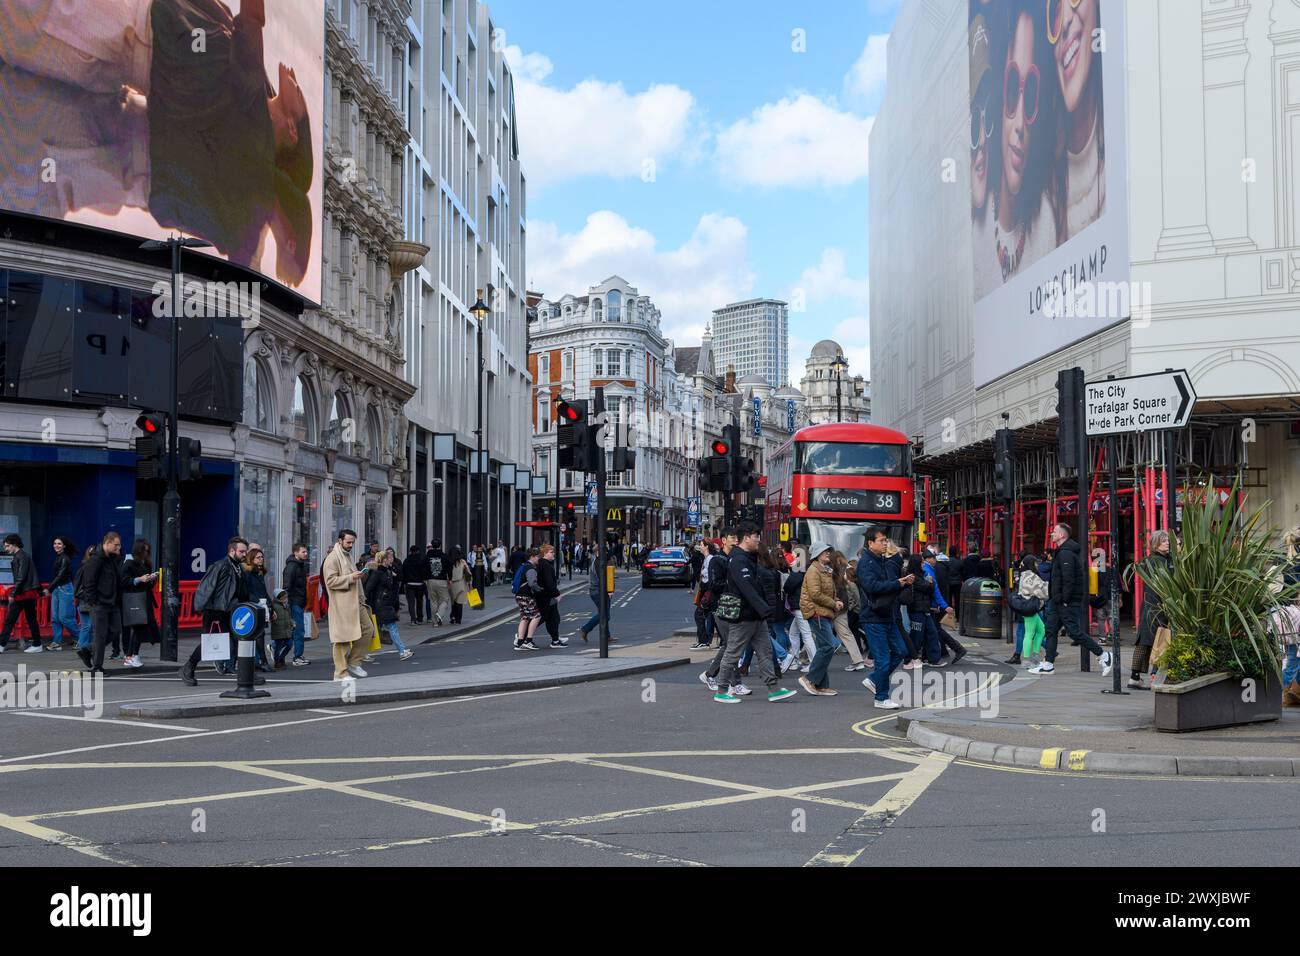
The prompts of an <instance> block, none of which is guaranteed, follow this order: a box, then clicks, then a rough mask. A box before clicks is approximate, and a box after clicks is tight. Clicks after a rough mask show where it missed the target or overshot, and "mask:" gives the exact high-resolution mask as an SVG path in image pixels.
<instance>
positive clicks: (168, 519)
mask: <svg viewBox="0 0 1300 956" xmlns="http://www.w3.org/2000/svg"><path fill="white" fill-rule="evenodd" d="M167 244H168V245H169V246H171V254H172V301H171V372H170V375H169V376H168V412H167V492H166V494H164V495H163V502H162V542H161V544H162V548H161V551H162V554H161V555H160V557H161V559H162V561H161V563H162V569H163V593H162V646H161V647H160V648H159V651H158V657H159V660H164V661H175V660H178V659H179V653H178V647H179V641H180V619H181V589H180V552H181V493H180V488H179V487H178V480H179V477H180V476H179V472H180V463H179V462H178V460H177V451H176V450H177V445H178V444H179V442H178V436H179V433H180V407H179V406H180V396H179V393H178V386H177V375H178V371H177V369H178V367H179V366H180V353H181V348H180V338H181V330H180V315H181V238H180V236H173V237H172V238H171V239H169V240H168V241H167Z"/></svg>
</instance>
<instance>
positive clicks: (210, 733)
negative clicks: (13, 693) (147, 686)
mask: <svg viewBox="0 0 1300 956" xmlns="http://www.w3.org/2000/svg"><path fill="white" fill-rule="evenodd" d="M548 690H560V688H559V687H536V688H532V689H529V690H508V691H502V692H501V693H499V694H478V695H475V696H473V697H452V698H448V699H445V700H434V701H427V702H425V703H422V704H406V705H404V706H402V707H385V708H383V709H381V710H355V711H349V712H348V713H345V714H337V715H330V716H328V717H307V718H304V719H303V720H286V721H282V722H280V723H278V724H257V725H255V726H253V727H230V728H228V729H226V730H205V731H201V732H200V733H195V734H185V733H182V734H179V735H178V736H175V737H154V738H153V739H151V740H125V741H121V742H120V743H115V744H97V745H95V746H93V747H73V748H70V749H68V750H52V751H50V752H49V753H43V754H26V755H24V756H21V757H6V758H4V759H3V760H0V766H3V765H4V764H11V763H23V762H26V761H32V760H43V759H45V758H46V757H62V756H65V755H67V754H81V753H89V752H91V751H94V750H112V749H113V748H115V747H144V746H147V745H149V744H163V743H170V742H172V741H175V740H198V739H200V738H202V737H215V736H220V735H223V734H244V733H249V732H251V731H258V730H274V729H276V728H277V727H293V726H296V725H298V724H315V723H319V722H321V721H323V720H347V719H348V718H349V717H368V716H371V715H372V714H391V713H395V712H397V711H402V710H415V709H417V708H421V707H440V706H442V705H443V704H466V703H469V702H471V701H478V700H492V699H493V698H496V697H513V696H515V695H518V694H540V693H542V692H543V691H548ZM237 713H238V711H235V712H234V714H237ZM234 714H232V716H233V715H234ZM170 729H173V730H179V729H181V728H179V727H175V728H170Z"/></svg>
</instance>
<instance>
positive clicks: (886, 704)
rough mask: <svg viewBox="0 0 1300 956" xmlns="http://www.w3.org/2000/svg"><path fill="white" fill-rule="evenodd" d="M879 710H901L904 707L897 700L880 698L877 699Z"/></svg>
mask: <svg viewBox="0 0 1300 956" xmlns="http://www.w3.org/2000/svg"><path fill="white" fill-rule="evenodd" d="M876 709H877V710H901V709H902V707H901V705H900V704H899V703H898V701H896V700H878V701H876Z"/></svg>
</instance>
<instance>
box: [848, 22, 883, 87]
mask: <svg viewBox="0 0 1300 956" xmlns="http://www.w3.org/2000/svg"><path fill="white" fill-rule="evenodd" d="M888 44H889V34H887V33H876V34H872V35H871V36H869V37H867V45H866V46H864V47H863V48H862V54H861V55H860V56H859V57H858V59H857V62H855V63H854V64H853V66H851V67H850V68H849V72H848V75H847V76H845V77H844V91H845V93H846V94H847V95H848V96H849V97H850V98H851V99H853V98H856V99H860V100H866V99H870V98H871V97H872V96H873V95H875V94H876V93H878V92H879V91H880V90H882V89H884V86H885V49H886V47H887V45H888Z"/></svg>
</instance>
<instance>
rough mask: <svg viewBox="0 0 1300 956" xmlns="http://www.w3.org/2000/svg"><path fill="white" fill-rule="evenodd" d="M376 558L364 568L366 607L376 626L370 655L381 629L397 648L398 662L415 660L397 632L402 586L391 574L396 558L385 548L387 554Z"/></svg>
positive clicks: (413, 652)
mask: <svg viewBox="0 0 1300 956" xmlns="http://www.w3.org/2000/svg"><path fill="white" fill-rule="evenodd" d="M376 557H377V560H375V561H371V562H370V563H369V564H367V565H366V578H365V594H366V603H367V604H369V605H370V609H371V611H372V612H373V613H374V620H375V623H376V630H375V637H374V640H373V641H371V642H370V651H371V653H374V652H375V651H377V650H379V647H380V643H379V630H380V629H382V630H385V631H387V632H388V637H389V639H391V640H392V642H393V647H395V648H397V653H398V655H399V657H400V659H401V660H404V661H409V660H410V659H411V658H412V657H414V656H415V651H413V650H411V649H410V648H409V647H407V646H406V645H405V644H403V643H402V637H401V635H400V634H398V632H397V619H398V616H399V614H400V613H401V600H402V582H401V580H400V579H399V578H398V576H397V574H396V573H395V572H394V571H393V563H394V561H395V560H396V556H395V555H394V554H393V549H392V548H389V549H388V550H387V551H380V552H379V554H378V555H377V556H376Z"/></svg>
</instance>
